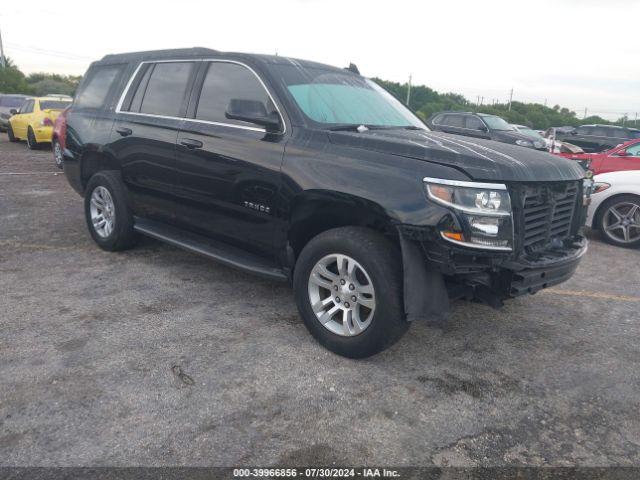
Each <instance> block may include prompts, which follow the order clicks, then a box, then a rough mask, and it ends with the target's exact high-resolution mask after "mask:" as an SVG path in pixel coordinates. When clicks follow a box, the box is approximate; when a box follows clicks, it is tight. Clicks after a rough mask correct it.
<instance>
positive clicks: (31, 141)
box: [27, 127, 40, 150]
mask: <svg viewBox="0 0 640 480" xmlns="http://www.w3.org/2000/svg"><path fill="white" fill-rule="evenodd" d="M27 147H29V149H30V150H37V149H38V148H39V147H40V145H39V144H38V141H37V140H36V135H35V133H33V128H31V127H29V129H28V130H27Z"/></svg>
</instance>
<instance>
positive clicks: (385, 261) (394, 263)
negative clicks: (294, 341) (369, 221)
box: [293, 227, 410, 358]
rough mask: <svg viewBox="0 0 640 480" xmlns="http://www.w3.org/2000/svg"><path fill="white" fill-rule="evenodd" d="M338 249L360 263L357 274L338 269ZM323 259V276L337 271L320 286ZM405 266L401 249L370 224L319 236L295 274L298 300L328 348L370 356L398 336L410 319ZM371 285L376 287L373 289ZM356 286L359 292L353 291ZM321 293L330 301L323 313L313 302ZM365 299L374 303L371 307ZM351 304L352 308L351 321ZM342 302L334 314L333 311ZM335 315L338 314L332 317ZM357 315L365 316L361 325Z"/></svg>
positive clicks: (300, 259)
mask: <svg viewBox="0 0 640 480" xmlns="http://www.w3.org/2000/svg"><path fill="white" fill-rule="evenodd" d="M337 255H340V256H341V257H336V258H342V256H346V257H348V259H347V263H346V265H354V270H353V271H354V273H353V275H351V276H349V275H337V272H338V269H337V261H336V262H335V263H334V264H332V263H331V262H332V261H333V258H334V256H337ZM319 264H323V265H325V267H324V269H323V270H322V275H323V276H324V275H329V273H331V274H332V275H333V280H331V281H329V280H328V279H329V278H330V277H331V275H329V276H324V277H322V278H321V279H320V283H323V284H324V285H325V287H327V288H325V287H318V285H317V283H316V281H315V280H313V279H315V278H318V276H317V273H318V265H319ZM401 266H402V263H401V256H400V251H399V249H398V248H397V247H396V246H395V245H394V244H393V243H392V242H391V241H389V240H388V239H386V238H385V237H384V236H383V235H381V234H379V233H377V232H375V231H373V230H369V229H367V228H362V227H342V228H336V229H333V230H328V231H326V232H324V233H321V234H320V235H318V236H316V237H315V238H313V239H312V240H311V241H310V242H309V243H308V244H307V245H306V246H305V247H304V249H303V250H302V252H301V253H300V255H299V257H298V260H297V262H296V266H295V272H294V279H293V285H294V294H295V299H296V304H297V306H298V310H299V312H300V315H301V316H302V319H303V321H304V323H305V325H306V327H307V329H308V330H309V332H310V333H311V335H313V336H314V338H315V339H316V340H317V341H318V342H320V344H322V345H323V346H324V347H326V348H327V349H329V350H331V351H332V352H334V353H337V354H338V355H342V356H344V357H349V358H365V357H369V356H371V355H374V354H376V353H378V352H381V351H382V350H384V349H385V348H387V347H389V346H391V345H392V344H393V343H395V342H396V341H398V340H399V339H400V337H402V335H404V333H405V332H406V331H407V330H408V328H409V325H410V324H409V322H407V321H406V319H405V314H404V308H403V297H402V268H401ZM314 269H315V271H314ZM344 270H346V269H343V272H344ZM327 272H328V273H327ZM312 275H313V277H312ZM354 278H355V279H356V280H355V281H354V280H353V279H354ZM342 280H346V282H342ZM351 282H353V283H351ZM354 284H356V285H357V286H355V287H354ZM371 286H372V287H373V291H372V293H367V292H368V291H370V290H371V288H368V287H371ZM351 287H354V290H355V293H357V295H355V296H352V293H353V290H351ZM336 288H337V290H336ZM327 293H328V295H327ZM318 294H320V297H318ZM371 297H372V298H373V301H372V298H371ZM335 298H339V299H340V302H336V301H335V300H334V299H335ZM318 299H320V302H324V303H326V306H324V307H322V308H326V311H325V312H323V311H322V309H318V308H317V311H318V313H316V311H314V308H313V307H312V302H314V303H315V304H316V305H320V303H318ZM351 299H356V300H357V301H356V302H351V301H350V300H351ZM347 301H349V304H347ZM358 302H360V303H358ZM364 303H367V305H369V306H371V305H373V307H374V308H373V309H371V308H369V307H365V306H364ZM346 307H350V309H351V313H350V314H349V315H350V316H347V317H346V320H347V323H346V327H345V321H344V320H345V315H347V314H345V309H346ZM336 308H338V309H337V310H336V313H334V314H333V316H332V315H331V311H333V310H334V309H336ZM356 311H357V312H358V313H356ZM320 317H322V318H323V319H324V322H323V323H321V320H320ZM329 317H331V318H332V319H331V320H329V321H326V320H327V318H329ZM356 318H359V319H360V320H361V321H362V322H361V323H358V325H360V327H363V328H360V327H358V325H357V324H356V323H357V322H356V320H355V319H356ZM352 326H353V329H352V328H351V327H352Z"/></svg>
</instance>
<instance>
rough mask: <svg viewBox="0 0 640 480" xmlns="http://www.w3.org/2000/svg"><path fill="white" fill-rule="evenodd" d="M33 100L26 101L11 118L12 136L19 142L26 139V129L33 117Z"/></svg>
mask: <svg viewBox="0 0 640 480" xmlns="http://www.w3.org/2000/svg"><path fill="white" fill-rule="evenodd" d="M34 105H35V100H33V99H30V100H26V101H25V102H24V103H23V104H22V106H21V107H20V111H19V112H18V113H17V114H16V115H14V116H13V117H12V118H11V128H12V129H13V134H14V135H15V136H16V137H18V138H19V139H21V140H25V139H26V138H27V128H28V126H29V123H30V122H31V118H32V115H33V107H34Z"/></svg>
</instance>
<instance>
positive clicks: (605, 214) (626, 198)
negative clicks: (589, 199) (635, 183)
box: [596, 195, 640, 248]
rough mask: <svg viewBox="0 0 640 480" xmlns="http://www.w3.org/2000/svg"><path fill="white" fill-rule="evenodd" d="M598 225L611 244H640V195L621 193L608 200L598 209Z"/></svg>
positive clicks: (631, 245) (630, 245) (634, 245)
mask: <svg viewBox="0 0 640 480" xmlns="http://www.w3.org/2000/svg"><path fill="white" fill-rule="evenodd" d="M596 226H597V228H598V230H600V231H601V232H602V237H603V239H604V241H605V242H607V243H609V244H611V245H615V246H617V247H625V248H632V247H637V246H638V245H640V196H637V195H619V196H616V197H612V198H610V199H608V200H606V201H605V202H604V203H603V204H602V206H601V207H600V209H599V210H598V217H597V222H596Z"/></svg>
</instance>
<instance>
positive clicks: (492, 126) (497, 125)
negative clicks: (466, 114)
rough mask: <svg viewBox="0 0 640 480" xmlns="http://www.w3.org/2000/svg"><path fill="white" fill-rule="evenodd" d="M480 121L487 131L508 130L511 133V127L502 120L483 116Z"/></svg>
mask: <svg viewBox="0 0 640 480" xmlns="http://www.w3.org/2000/svg"><path fill="white" fill-rule="evenodd" d="M482 120H484V123H486V124H487V126H488V127H489V130H510V131H513V127H512V126H511V125H509V124H508V123H507V122H505V121H504V120H503V119H502V118H500V117H496V116H495V115H483V116H482Z"/></svg>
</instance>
